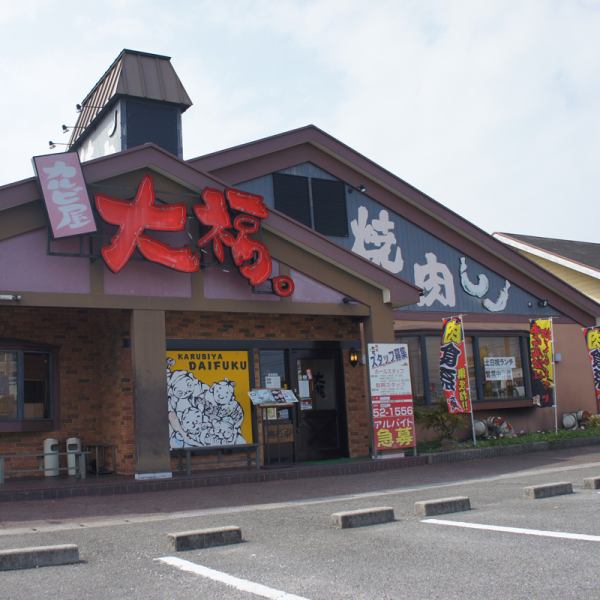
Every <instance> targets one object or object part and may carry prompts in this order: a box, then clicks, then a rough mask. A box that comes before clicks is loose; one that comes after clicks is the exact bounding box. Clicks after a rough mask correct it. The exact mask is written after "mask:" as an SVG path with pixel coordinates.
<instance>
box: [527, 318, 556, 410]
mask: <svg viewBox="0 0 600 600" xmlns="http://www.w3.org/2000/svg"><path fill="white" fill-rule="evenodd" d="M529 350H530V354H531V387H532V394H533V401H534V404H537V405H538V406H542V407H544V406H553V405H554V349H553V341H552V319H532V320H531V321H530V323H529Z"/></svg>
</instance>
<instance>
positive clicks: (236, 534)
mask: <svg viewBox="0 0 600 600" xmlns="http://www.w3.org/2000/svg"><path fill="white" fill-rule="evenodd" d="M167 537H168V538H169V543H170V545H171V548H172V549H173V550H175V551H176V552H181V551H183V550H201V549H202V548H212V547H213V546H226V545H228V544H239V543H240V542H241V541H242V530H241V529H240V528H239V527H234V526H232V527H215V528H213V529H198V530H196V531H179V532H177V533H169V534H167Z"/></svg>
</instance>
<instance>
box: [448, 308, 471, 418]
mask: <svg viewBox="0 0 600 600" xmlns="http://www.w3.org/2000/svg"><path fill="white" fill-rule="evenodd" d="M440 380H441V382H442V391H443V393H444V398H445V400H446V404H447V405H448V412H449V413H457V414H458V413H470V412H471V392H470V388H469V370H468V365H467V351H466V348H465V335H464V328H463V322H462V317H460V316H457V317H448V318H447V319H444V320H443V321H442V343H441V345H440Z"/></svg>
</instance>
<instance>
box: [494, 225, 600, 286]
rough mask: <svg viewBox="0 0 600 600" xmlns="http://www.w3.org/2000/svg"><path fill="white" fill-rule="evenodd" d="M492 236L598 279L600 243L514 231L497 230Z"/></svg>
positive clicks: (599, 272) (599, 277) (599, 273)
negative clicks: (521, 233) (522, 233)
mask: <svg viewBox="0 0 600 600" xmlns="http://www.w3.org/2000/svg"><path fill="white" fill-rule="evenodd" d="M494 237H495V238H496V239H498V240H500V241H502V242H504V243H505V244H508V245H509V246H512V247H513V248H516V249H517V250H523V251H524V252H528V253H530V254H533V255H534V256H539V257H540V258H545V259H546V260H549V261H551V262H555V263H557V264H560V265H562V266H565V267H568V268H571V269H573V270H574V271H579V272H580V273H585V274H586V275H590V276H591V277H595V278H596V279H600V244H594V243H592V242H577V241H574V240H560V239H556V238H546V237H537V236H533V235H520V234H516V233H500V232H498V233H494Z"/></svg>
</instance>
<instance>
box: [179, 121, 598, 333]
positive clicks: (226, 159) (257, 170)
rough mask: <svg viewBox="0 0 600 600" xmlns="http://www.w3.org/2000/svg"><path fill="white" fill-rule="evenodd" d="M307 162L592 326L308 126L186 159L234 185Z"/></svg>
mask: <svg viewBox="0 0 600 600" xmlns="http://www.w3.org/2000/svg"><path fill="white" fill-rule="evenodd" d="M303 162H312V163H313V164H315V165H317V166H318V167H320V168H322V169H324V170H325V171H327V172H329V173H331V174H332V175H334V176H336V177H338V178H339V179H341V180H343V181H345V182H346V183H347V184H349V185H351V186H354V187H355V188H359V187H360V186H362V185H365V186H366V187H367V190H368V192H367V193H368V194H369V195H370V196H372V197H373V198H376V199H377V201H378V202H380V203H381V204H382V205H384V206H386V207H387V208H389V209H390V210H392V211H394V212H397V213H399V214H401V215H402V216H403V217H404V218H406V219H407V220H409V221H411V222H413V223H414V224H416V225H418V226H419V227H421V228H423V229H424V230H426V231H428V232H430V233H431V234H432V235H434V236H436V237H438V238H439V239H442V240H444V241H445V242H447V243H448V244H449V245H451V246H453V247H454V248H456V249H458V250H460V251H461V252H464V253H465V254H467V255H468V256H472V257H474V258H476V259H477V260H479V262H481V263H482V264H484V265H486V266H487V267H488V268H489V269H491V270H493V271H495V272H496V273H498V274H499V275H501V276H503V277H505V278H506V279H509V280H510V281H512V282H514V283H515V284H516V285H518V286H520V287H521V288H523V289H525V290H527V291H529V292H530V293H531V294H534V295H536V296H537V297H538V298H540V299H547V300H548V302H549V303H550V304H551V305H552V306H553V307H555V308H556V309H557V310H559V311H560V312H561V313H563V314H564V315H566V316H568V317H570V318H572V319H573V320H575V321H577V322H579V323H581V324H590V323H594V322H595V320H596V318H597V317H598V316H600V305H599V304H597V303H596V302H594V301H593V300H591V299H590V298H588V297H587V296H585V295H584V294H581V293H580V292H578V291H577V290H576V289H575V288H573V287H571V286H570V285H568V284H567V283H565V282H563V281H562V280H560V279H559V278H557V277H555V276H554V275H552V274H550V273H548V272H547V271H546V270H545V269H543V268H541V267H540V266H539V265H537V264H535V263H534V262H533V261H531V260H529V259H528V258H526V257H524V256H523V255H521V254H520V253H518V252H516V251H515V250H513V249H512V248H510V247H508V246H506V245H505V244H503V243H501V242H500V241H498V240H496V239H494V238H493V237H492V236H491V235H490V234H488V233H486V232H485V231H483V230H482V229H480V228H479V227H477V226H476V225H474V224H473V223H471V222H469V221H467V220H466V219H464V218H463V217H461V216H460V215H458V214H457V213H455V212H453V211H452V210H450V209H448V208H446V207H445V206H443V205H442V204H440V203H439V202H437V201H436V200H434V199H433V198H431V197H430V196H428V195H427V194H424V193H423V192H421V191H420V190H418V189H417V188H415V187H414V186H412V185H410V184H409V183H407V182H405V181H404V180H402V179H400V178H399V177H397V176H396V175H394V174H393V173H391V172H389V171H388V170H386V169H384V168H383V167H380V166H379V165H377V164H376V163H375V162H373V161H371V160H370V159H368V158H366V157H365V156H363V155H362V154H360V153H358V152H356V151H355V150H353V149H352V148H350V147H349V146H347V145H345V144H343V143H342V142H340V141H339V140H337V139H335V138H334V137H332V136H331V135H329V134H327V133H325V132H324V131H322V130H321V129H319V128H318V127H315V126H314V125H308V126H306V127H301V128H299V129H294V130H291V131H288V132H284V133H280V134H277V135H274V136H271V137H267V138H263V139H260V140H257V141H255V142H250V143H247V144H242V145H239V146H235V147H232V148H228V149H225V150H221V151H218V152H213V153H210V154H207V155H204V156H199V157H196V158H193V159H190V160H188V163H189V164H191V165H193V166H194V167H196V168H199V169H201V170H203V171H205V172H208V173H211V174H213V175H214V176H216V177H219V178H220V179H223V180H225V181H227V182H229V184H230V185H236V184H239V183H242V182H244V181H248V180H250V179H254V178H257V177H260V176H263V175H267V174H269V173H272V172H275V171H279V170H283V169H286V168H289V167H293V166H296V165H298V164H301V163H303Z"/></svg>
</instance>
